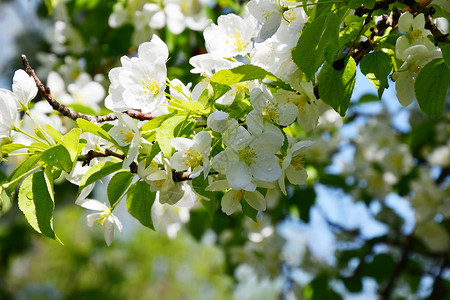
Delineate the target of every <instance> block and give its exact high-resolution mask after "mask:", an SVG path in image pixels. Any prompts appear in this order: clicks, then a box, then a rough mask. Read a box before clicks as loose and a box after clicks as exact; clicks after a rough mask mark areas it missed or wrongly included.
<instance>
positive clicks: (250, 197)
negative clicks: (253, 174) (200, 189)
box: [206, 180, 266, 215]
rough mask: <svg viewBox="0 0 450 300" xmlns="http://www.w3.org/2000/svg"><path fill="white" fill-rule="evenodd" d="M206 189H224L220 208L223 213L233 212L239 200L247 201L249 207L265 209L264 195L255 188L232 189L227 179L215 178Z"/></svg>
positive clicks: (229, 213)
mask: <svg viewBox="0 0 450 300" xmlns="http://www.w3.org/2000/svg"><path fill="white" fill-rule="evenodd" d="M206 190H207V191H223V190H226V192H225V194H224V195H223V197H222V201H221V208H222V211H223V212H224V213H226V214H227V215H231V214H232V213H234V212H235V211H236V210H237V208H238V207H239V204H240V203H241V201H245V202H247V203H248V204H249V205H250V206H251V207H253V208H254V209H256V210H259V211H265V210H266V200H265V198H264V196H263V195H262V194H261V193H260V192H259V191H257V190H253V191H246V190H243V189H241V190H234V189H231V188H230V185H229V184H228V181H227V180H216V181H214V182H213V183H211V184H210V185H209V186H208V187H207V188H206Z"/></svg>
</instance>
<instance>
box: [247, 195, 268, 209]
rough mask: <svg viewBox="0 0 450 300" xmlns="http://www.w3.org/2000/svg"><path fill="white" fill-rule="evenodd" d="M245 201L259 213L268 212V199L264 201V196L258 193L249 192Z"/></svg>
mask: <svg viewBox="0 0 450 300" xmlns="http://www.w3.org/2000/svg"><path fill="white" fill-rule="evenodd" d="M245 200H246V201H247V203H248V204H250V206H251V207H253V208H254V209H256V210H259V211H265V210H266V199H264V196H263V195H262V194H261V193H260V192H258V191H254V192H247V193H246V197H245Z"/></svg>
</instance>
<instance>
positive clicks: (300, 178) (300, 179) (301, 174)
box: [286, 166, 308, 184]
mask: <svg viewBox="0 0 450 300" xmlns="http://www.w3.org/2000/svg"><path fill="white" fill-rule="evenodd" d="M286 177H287V179H288V180H289V182H290V183H292V184H305V183H306V178H308V173H306V170H305V169H301V170H298V171H297V170H296V169H295V168H294V167H293V166H288V167H287V169H286Z"/></svg>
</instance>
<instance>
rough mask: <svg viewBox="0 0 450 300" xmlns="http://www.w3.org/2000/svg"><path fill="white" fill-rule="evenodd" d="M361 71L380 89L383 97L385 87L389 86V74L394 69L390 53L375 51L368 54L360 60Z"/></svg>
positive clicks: (379, 95)
mask: <svg viewBox="0 0 450 300" xmlns="http://www.w3.org/2000/svg"><path fill="white" fill-rule="evenodd" d="M359 66H360V68H361V72H362V73H363V74H364V75H366V77H367V78H368V79H369V81H370V82H371V83H372V84H373V86H374V87H375V88H376V89H377V91H378V97H379V98H381V95H383V91H384V89H387V88H388V87H389V84H388V75H389V73H391V71H392V60H391V57H390V56H389V54H387V53H384V52H382V51H374V52H372V53H369V54H367V55H366V56H364V58H363V59H362V60H361V62H360V65H359Z"/></svg>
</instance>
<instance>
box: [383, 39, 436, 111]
mask: <svg viewBox="0 0 450 300" xmlns="http://www.w3.org/2000/svg"><path fill="white" fill-rule="evenodd" d="M402 57H405V62H404V63H403V64H402V65H401V67H400V69H399V70H398V71H397V72H394V73H393V74H392V79H393V80H395V90H396V91H397V98H398V101H399V102H400V104H401V105H403V106H408V105H410V104H411V102H412V101H413V99H414V97H415V93H414V82H415V80H416V78H417V76H418V75H419V73H420V71H421V70H422V68H423V67H424V66H425V65H426V64H427V63H429V62H430V61H432V60H433V59H435V58H439V57H442V52H441V51H440V50H438V48H434V49H432V50H430V49H429V48H428V47H426V46H424V45H414V46H411V47H409V48H407V49H405V50H404V51H403V53H402Z"/></svg>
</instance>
